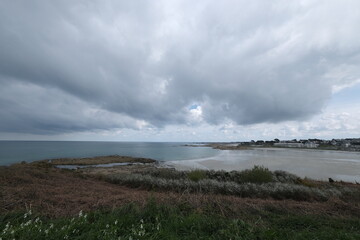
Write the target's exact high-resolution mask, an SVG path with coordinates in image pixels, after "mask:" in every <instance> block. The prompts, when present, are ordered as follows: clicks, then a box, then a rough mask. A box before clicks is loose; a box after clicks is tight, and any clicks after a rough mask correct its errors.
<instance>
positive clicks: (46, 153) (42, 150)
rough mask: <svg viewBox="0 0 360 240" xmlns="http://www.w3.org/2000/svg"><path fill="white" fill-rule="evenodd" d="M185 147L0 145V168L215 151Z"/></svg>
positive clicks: (163, 157) (190, 156) (167, 157)
mask: <svg viewBox="0 0 360 240" xmlns="http://www.w3.org/2000/svg"><path fill="white" fill-rule="evenodd" d="M184 144H185V143H155V142H72V141H0V165H9V164H13V163H18V162H21V161H27V162H31V161H35V160H42V159H53V158H64V157H74V158H75V157H94V156H105V155H115V154H118V155H123V156H131V157H146V158H153V159H156V160H160V161H175V160H189V159H200V158H208V157H213V156H216V155H217V154H219V150H215V149H211V148H203V147H201V148H200V147H186V146H184Z"/></svg>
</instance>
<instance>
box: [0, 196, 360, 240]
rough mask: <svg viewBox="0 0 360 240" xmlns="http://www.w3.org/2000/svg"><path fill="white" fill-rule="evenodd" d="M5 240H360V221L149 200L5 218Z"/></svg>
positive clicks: (0, 228) (1, 220)
mask: <svg viewBox="0 0 360 240" xmlns="http://www.w3.org/2000/svg"><path fill="white" fill-rule="evenodd" d="M0 239H2V240H5V239H265V240H266V239H360V220H359V219H352V218H346V219H339V218H334V217H324V216H316V215H313V216H306V215H305V216H303V215H287V214H285V213H278V212H272V211H263V212H261V213H260V214H256V215H244V216H242V217H241V218H224V217H222V216H220V215H217V214H214V213H213V212H212V211H211V209H210V208H209V209H206V207H205V208H204V209H202V210H201V211H200V210H199V209H195V208H192V207H191V206H189V205H186V204H178V205H175V206H174V205H173V206H169V205H159V204H156V203H155V202H154V201H153V200H150V201H148V203H147V204H146V206H144V207H139V206H136V205H134V204H129V205H126V206H124V207H122V208H119V209H116V210H113V211H111V212H104V211H103V212H101V211H97V212H90V213H83V212H80V213H79V215H78V216H76V217H73V218H61V219H46V218H43V217H39V216H37V215H35V214H32V213H31V211H29V212H27V213H25V214H24V213H17V214H15V213H11V214H10V213H9V214H7V215H2V216H0Z"/></svg>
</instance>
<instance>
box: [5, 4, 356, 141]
mask: <svg viewBox="0 0 360 240" xmlns="http://www.w3.org/2000/svg"><path fill="white" fill-rule="evenodd" d="M359 8H360V3H359V2H358V1H350V0H348V1H335V0H334V1H325V0H324V1H296V2H289V1H251V3H250V2H249V1H225V2H224V1H217V2H216V1H213V2H209V1H196V2H195V3H194V2H191V1H165V0H164V1H156V2H151V1H100V0H99V1H36V0H35V1H10V0H9V1H6V0H4V1H1V2H0V46H1V47H0V48H1V54H0V84H1V90H0V94H1V95H0V106H1V112H0V131H3V132H27V133H43V134H48V133H58V132H72V131H85V130H92V129H112V128H135V129H137V128H141V126H143V125H144V122H146V123H148V124H151V125H154V126H158V127H161V126H164V125H167V124H182V123H188V121H189V119H190V118H191V117H189V115H191V111H190V106H194V104H195V105H196V106H201V113H202V117H201V119H203V120H204V121H207V122H209V123H213V124H218V123H221V122H223V121H224V120H232V121H234V122H236V123H238V124H253V123H261V122H281V121H286V120H302V119H306V118H308V117H309V116H313V115H314V114H317V113H319V112H320V111H321V110H322V108H323V107H324V106H325V105H326V103H327V101H328V100H329V98H330V97H331V94H332V91H333V89H334V88H336V87H339V86H340V87H341V86H342V85H347V84H351V83H352V82H353V81H356V80H357V79H359V78H360V70H359V68H358V66H359V65H360V42H359V41H358V39H360V31H358V30H357V29H360V13H359V11H358V9H359Z"/></svg>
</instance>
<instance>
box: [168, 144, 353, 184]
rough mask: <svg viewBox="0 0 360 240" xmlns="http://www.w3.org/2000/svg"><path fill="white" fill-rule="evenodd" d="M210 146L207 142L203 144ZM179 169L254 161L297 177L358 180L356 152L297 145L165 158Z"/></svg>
mask: <svg viewBox="0 0 360 240" xmlns="http://www.w3.org/2000/svg"><path fill="white" fill-rule="evenodd" d="M206 147H210V146H206ZM166 164H169V165H170V166H172V167H174V168H176V169H179V170H191V169H196V168H199V169H205V170H225V171H232V170H244V169H249V168H252V167H253V166H254V165H259V166H265V167H267V168H269V169H270V170H284V171H288V172H291V173H293V174H296V175H299V176H300V177H308V178H311V179H317V180H323V181H326V180H327V179H328V178H333V179H335V180H338V181H350V182H360V153H359V152H345V151H334V150H332V151H328V150H317V149H299V148H260V147H256V148H249V149H241V150H239V149H236V150H234V149H231V150H222V151H221V152H220V154H219V155H216V156H214V157H210V158H203V159H194V160H183V161H170V162H166Z"/></svg>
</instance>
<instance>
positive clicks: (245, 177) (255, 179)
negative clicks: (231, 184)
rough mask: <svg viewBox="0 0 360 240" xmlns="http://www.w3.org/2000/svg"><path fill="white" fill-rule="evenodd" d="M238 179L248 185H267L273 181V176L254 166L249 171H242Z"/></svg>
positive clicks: (264, 169) (268, 171) (269, 172)
mask: <svg viewBox="0 0 360 240" xmlns="http://www.w3.org/2000/svg"><path fill="white" fill-rule="evenodd" d="M239 177H240V180H241V181H242V182H250V183H268V182H272V181H273V174H272V173H271V171H270V170H269V169H267V168H265V167H263V166H254V167H253V169H251V170H244V171H242V172H241V175H240V176H239Z"/></svg>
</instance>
